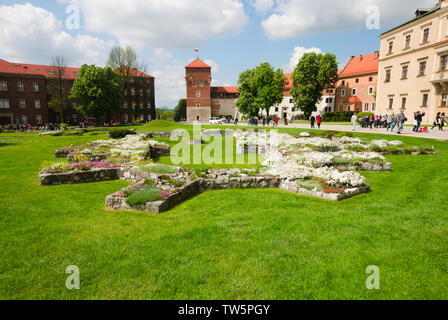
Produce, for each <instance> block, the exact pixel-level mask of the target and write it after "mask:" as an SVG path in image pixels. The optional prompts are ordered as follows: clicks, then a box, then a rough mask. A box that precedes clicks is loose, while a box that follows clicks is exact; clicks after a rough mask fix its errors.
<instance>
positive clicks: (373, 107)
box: [372, 102, 376, 111]
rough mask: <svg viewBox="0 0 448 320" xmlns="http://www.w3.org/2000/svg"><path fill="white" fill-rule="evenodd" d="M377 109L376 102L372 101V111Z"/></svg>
mask: <svg viewBox="0 0 448 320" xmlns="http://www.w3.org/2000/svg"><path fill="white" fill-rule="evenodd" d="M375 110H376V103H375V102H372V111H375Z"/></svg>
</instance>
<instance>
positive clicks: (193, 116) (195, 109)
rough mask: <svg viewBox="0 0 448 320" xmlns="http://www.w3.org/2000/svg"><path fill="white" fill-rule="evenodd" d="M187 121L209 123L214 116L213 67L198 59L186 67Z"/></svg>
mask: <svg viewBox="0 0 448 320" xmlns="http://www.w3.org/2000/svg"><path fill="white" fill-rule="evenodd" d="M185 80H186V84H187V121H189V122H193V121H196V120H198V119H199V120H200V121H202V122H207V123H208V121H209V120H210V117H211V116H212V101H211V83H212V67H211V66H209V65H208V64H206V63H205V62H204V61H202V60H201V59H199V58H197V59H196V60H194V61H193V62H191V63H190V64H189V65H188V66H186V67H185Z"/></svg>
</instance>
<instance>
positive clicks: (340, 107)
mask: <svg viewBox="0 0 448 320" xmlns="http://www.w3.org/2000/svg"><path fill="white" fill-rule="evenodd" d="M343 110H344V105H343V104H342V103H341V104H340V105H339V111H343Z"/></svg>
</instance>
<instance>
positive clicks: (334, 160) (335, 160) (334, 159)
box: [332, 157, 351, 166]
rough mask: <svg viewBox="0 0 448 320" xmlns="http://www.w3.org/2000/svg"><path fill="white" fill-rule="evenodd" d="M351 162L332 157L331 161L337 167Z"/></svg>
mask: <svg viewBox="0 0 448 320" xmlns="http://www.w3.org/2000/svg"><path fill="white" fill-rule="evenodd" d="M350 162H351V161H350V160H349V159H347V158H343V157H334V158H333V160H332V163H333V165H335V166H339V165H346V164H349V163H350Z"/></svg>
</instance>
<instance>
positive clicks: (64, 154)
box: [54, 149, 70, 158]
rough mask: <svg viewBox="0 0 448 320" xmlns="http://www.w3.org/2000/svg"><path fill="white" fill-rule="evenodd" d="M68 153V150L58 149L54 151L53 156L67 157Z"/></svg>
mask: <svg viewBox="0 0 448 320" xmlns="http://www.w3.org/2000/svg"><path fill="white" fill-rule="evenodd" d="M69 154H70V150H65V149H59V150H56V151H55V152H54V157H55V158H67V157H68V155H69Z"/></svg>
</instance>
